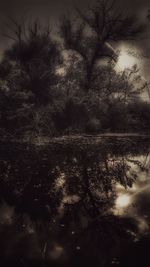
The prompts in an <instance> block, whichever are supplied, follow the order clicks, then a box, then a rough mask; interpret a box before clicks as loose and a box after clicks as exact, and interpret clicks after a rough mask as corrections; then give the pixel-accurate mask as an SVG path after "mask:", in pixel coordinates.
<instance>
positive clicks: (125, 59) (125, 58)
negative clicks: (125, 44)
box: [117, 49, 138, 70]
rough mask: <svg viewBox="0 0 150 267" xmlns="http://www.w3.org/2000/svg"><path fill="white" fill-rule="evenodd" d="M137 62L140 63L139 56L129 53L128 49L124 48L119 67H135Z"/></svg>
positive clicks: (122, 68) (119, 59)
mask: <svg viewBox="0 0 150 267" xmlns="http://www.w3.org/2000/svg"><path fill="white" fill-rule="evenodd" d="M135 64H138V60H137V58H136V57H134V56H132V55H130V54H128V51H127V50H126V49H122V50H121V52H120V56H119V58H118V62H117V67H118V68H119V69H120V70H124V69H125V68H131V67H133V66H134V65H135Z"/></svg>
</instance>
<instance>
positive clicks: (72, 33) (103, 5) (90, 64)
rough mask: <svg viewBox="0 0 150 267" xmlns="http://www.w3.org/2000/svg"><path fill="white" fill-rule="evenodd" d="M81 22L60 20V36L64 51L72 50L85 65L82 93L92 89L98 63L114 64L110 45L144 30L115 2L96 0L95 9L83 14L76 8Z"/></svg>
mask: <svg viewBox="0 0 150 267" xmlns="http://www.w3.org/2000/svg"><path fill="white" fill-rule="evenodd" d="M76 11H77V13H78V15H79V18H80V20H78V22H77V23H76V24H77V25H74V23H73V21H72V20H71V19H68V18H66V17H65V18H63V20H62V24H61V34H62V36H63V38H64V40H65V46H66V48H67V49H71V50H75V51H76V52H77V53H79V55H80V56H81V58H82V59H83V62H84V66H85V86H84V87H85V90H87V91H88V90H89V89H90V88H91V83H92V81H93V73H94V70H95V67H96V66H97V64H98V61H99V60H100V59H102V58H107V59H109V60H112V61H116V59H117V53H116V52H115V50H114V49H113V46H112V43H113V42H118V41H121V40H133V39H135V38H136V37H137V36H139V35H140V34H141V32H142V31H143V30H144V27H143V25H139V24H138V23H137V20H136V18H135V17H133V16H132V17H131V16H128V14H127V13H126V12H123V11H120V10H119V8H118V6H117V0H99V1H98V2H97V4H96V5H95V6H94V7H91V8H88V10H87V12H85V11H84V12H83V11H81V10H80V9H78V8H76Z"/></svg>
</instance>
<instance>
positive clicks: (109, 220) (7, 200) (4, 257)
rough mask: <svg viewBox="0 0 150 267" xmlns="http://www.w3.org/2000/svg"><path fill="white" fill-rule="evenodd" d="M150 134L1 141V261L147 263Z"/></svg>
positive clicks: (21, 263)
mask: <svg viewBox="0 0 150 267" xmlns="http://www.w3.org/2000/svg"><path fill="white" fill-rule="evenodd" d="M149 141H150V140H149V139H148V138H144V137H143V138H140V137H131V138H127V137H126V138H119V137H118V138H106V139H105V138H103V139H102V140H99V141H97V140H96V139H94V140H93V139H91V140H90V139H89V140H82V141H79V140H78V141H74V142H67V143H66V142H65V143H59V142H55V143H51V144H49V145H47V146H31V145H27V144H22V145H21V144H1V151H0V170H1V172H0V203H1V204H0V247H1V249H0V259H1V262H2V265H3V266H12V264H16V266H65V267H67V266H71V267H74V266H90V267H91V266H92V267H93V266H95V267H98V266H102V267H103V266H104V267H108V266H141V267H142V266H150V259H149V250H148V248H149V246H150V209H149V207H150V142H149Z"/></svg>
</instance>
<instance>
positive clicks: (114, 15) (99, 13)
mask: <svg viewBox="0 0 150 267" xmlns="http://www.w3.org/2000/svg"><path fill="white" fill-rule="evenodd" d="M75 14H76V16H75V18H74V17H73V16H71V17H70V18H69V17H66V16H64V17H63V18H61V19H60V21H59V26H58V27H57V29H56V28H54V29H53V30H52V31H51V30H50V27H49V25H46V27H45V26H44V25H43V24H40V22H39V21H37V20H36V21H34V23H32V24H30V25H29V24H28V25H26V26H25V25H24V24H21V23H18V22H17V20H15V19H13V18H11V17H9V18H8V21H9V27H8V30H7V33H6V34H5V36H6V37H7V38H9V39H10V40H12V42H11V45H9V48H7V49H6V50H5V51H4V54H3V57H2V59H1V63H0V134H1V135H3V136H8V137H9V136H12V137H16V138H18V137H22V138H25V137H26V138H32V137H36V136H59V135H64V134H81V133H90V134H99V133H102V132H149V131H150V116H149V114H150V103H149V102H148V101H147V102H146V101H144V100H143V98H142V94H143V93H144V92H146V90H147V86H148V84H147V82H145V81H143V79H142V77H141V76H140V74H139V70H138V68H137V66H133V67H132V68H131V69H129V68H128V69H125V70H123V71H118V70H116V64H117V59H118V56H119V55H118V52H116V51H115V49H113V45H114V43H117V42H120V41H128V40H134V39H136V38H140V36H141V35H142V33H143V31H144V28H145V25H144V26H143V25H139V23H138V21H137V19H136V18H134V17H133V16H131V17H130V16H129V15H128V13H127V12H126V11H124V12H120V10H119V8H118V6H117V5H116V1H112V0H107V1H102V0H99V2H97V4H96V5H95V6H92V7H91V8H87V10H86V11H85V10H84V12H82V11H81V10H79V9H77V8H76V10H75ZM56 36H57V38H56Z"/></svg>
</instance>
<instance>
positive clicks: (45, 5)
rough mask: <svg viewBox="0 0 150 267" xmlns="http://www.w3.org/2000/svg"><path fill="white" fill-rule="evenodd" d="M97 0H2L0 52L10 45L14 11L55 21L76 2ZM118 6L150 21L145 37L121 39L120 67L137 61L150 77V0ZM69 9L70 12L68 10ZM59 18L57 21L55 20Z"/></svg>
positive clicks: (134, 0) (121, 0)
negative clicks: (9, 25)
mask: <svg viewBox="0 0 150 267" xmlns="http://www.w3.org/2000/svg"><path fill="white" fill-rule="evenodd" d="M94 1H95V0H0V40H1V41H0V55H1V56H2V54H3V51H4V49H5V48H6V47H7V46H8V45H9V42H10V41H9V40H8V39H7V38H5V37H4V33H5V31H7V26H6V25H7V16H8V14H10V15H11V16H13V17H16V18H17V19H18V20H25V19H26V18H27V17H28V18H34V17H35V18H40V20H41V21H42V20H43V21H51V23H52V21H53V23H56V21H57V19H58V18H59V17H60V15H62V14H63V13H66V14H69V13H70V12H73V10H74V6H78V7H79V8H80V9H83V10H84V9H85V8H87V6H88V5H92V4H93V3H94ZM116 1H118V6H119V5H120V7H121V8H122V7H123V8H125V9H127V10H128V12H129V13H131V14H133V15H136V16H137V18H138V20H139V22H141V23H144V24H146V26H145V29H146V30H145V33H144V35H143V36H142V38H141V39H139V40H136V41H132V42H130V43H129V42H126V43H124V42H123V43H119V44H118V46H117V49H119V50H120V53H121V58H120V61H119V62H120V63H119V68H120V69H121V70H122V69H123V68H124V67H126V65H127V67H129V66H131V65H133V64H137V65H138V66H139V68H140V72H141V74H142V75H143V78H144V79H146V80H147V81H148V82H149V81H150V76H149V70H150V22H149V21H148V19H147V15H148V9H150V0H116ZM67 12H68V13H67ZM54 21H55V22H54Z"/></svg>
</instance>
